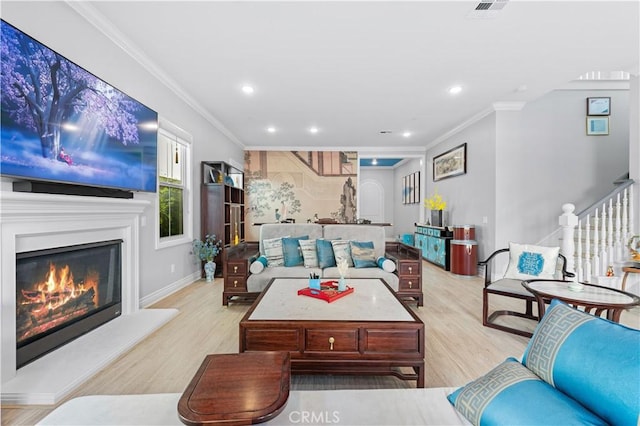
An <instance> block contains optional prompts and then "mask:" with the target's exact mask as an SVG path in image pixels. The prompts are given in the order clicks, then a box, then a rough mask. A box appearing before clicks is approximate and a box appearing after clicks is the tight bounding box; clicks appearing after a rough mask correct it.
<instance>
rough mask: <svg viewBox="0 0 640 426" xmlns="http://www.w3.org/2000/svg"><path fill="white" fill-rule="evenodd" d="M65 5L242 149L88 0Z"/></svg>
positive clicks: (237, 140)
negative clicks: (87, 0)
mask: <svg viewBox="0 0 640 426" xmlns="http://www.w3.org/2000/svg"><path fill="white" fill-rule="evenodd" d="M65 3H66V4H67V6H69V7H70V8H71V9H73V10H74V11H75V12H76V13H78V14H79V15H80V16H81V17H82V18H84V19H85V20H86V21H87V22H88V23H90V24H91V25H93V26H94V27H95V28H96V29H97V30H98V31H100V32H101V33H102V34H104V35H105V36H106V37H107V38H108V39H109V40H111V42H112V43H113V44H115V45H116V46H118V47H119V48H120V49H121V50H122V51H123V52H125V53H126V54H127V55H129V56H130V57H131V58H133V60H134V61H136V62H137V63H138V64H140V66H142V67H143V68H144V69H145V70H147V72H149V74H151V75H152V76H154V77H155V78H157V79H158V81H160V83H161V84H163V85H164V86H166V87H167V88H168V89H169V90H171V91H172V92H173V93H175V94H176V96H178V98H180V99H182V101H184V102H185V103H186V104H187V105H189V106H190V107H191V108H192V109H193V110H194V111H195V112H196V113H198V114H200V115H201V116H202V117H203V118H204V119H205V120H206V121H208V122H209V123H210V124H211V125H212V126H213V127H215V128H216V129H218V131H220V133H222V134H223V135H224V136H226V137H227V138H228V139H229V140H230V141H231V142H233V143H235V144H236V145H238V146H240V147H241V148H243V149H244V144H243V143H242V142H241V141H240V139H238V138H237V137H236V136H235V135H234V134H233V133H232V132H231V131H230V130H229V129H227V128H226V127H225V126H224V125H223V124H222V123H221V122H220V121H218V119H217V118H215V117H214V116H213V115H211V114H210V113H209V112H208V111H207V110H206V108H204V107H203V106H202V105H201V104H200V103H199V102H198V101H196V100H195V99H194V98H193V97H192V96H191V95H190V94H189V93H187V92H186V91H185V90H184V89H183V88H182V87H180V85H179V84H178V83H177V82H176V81H175V80H173V79H172V78H171V77H169V76H168V75H167V74H166V73H165V72H164V71H163V70H162V69H161V68H160V67H158V66H157V65H156V64H155V63H154V62H153V61H152V60H151V59H149V57H147V56H146V55H145V54H144V53H143V52H142V50H141V49H140V48H139V47H138V46H136V45H135V44H134V43H133V42H132V41H131V40H129V39H128V38H127V37H126V36H125V35H124V34H123V33H122V32H121V31H120V30H118V29H117V28H116V26H115V25H113V23H112V22H111V21H110V20H108V19H107V18H106V17H105V16H104V15H103V14H101V13H100V12H99V11H98V10H97V9H96V8H95V7H93V6H92V5H91V4H90V3H89V2H82V1H71V0H65Z"/></svg>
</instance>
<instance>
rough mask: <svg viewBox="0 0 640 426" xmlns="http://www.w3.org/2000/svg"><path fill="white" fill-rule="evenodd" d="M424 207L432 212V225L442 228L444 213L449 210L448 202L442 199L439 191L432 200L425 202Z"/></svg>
mask: <svg viewBox="0 0 640 426" xmlns="http://www.w3.org/2000/svg"><path fill="white" fill-rule="evenodd" d="M424 205H425V207H427V208H428V209H429V210H431V225H432V226H442V225H443V221H442V211H443V210H444V209H446V208H447V202H446V201H444V200H443V199H442V196H441V195H440V194H438V191H437V190H436V193H435V194H433V196H432V197H431V198H427V199H425V200H424Z"/></svg>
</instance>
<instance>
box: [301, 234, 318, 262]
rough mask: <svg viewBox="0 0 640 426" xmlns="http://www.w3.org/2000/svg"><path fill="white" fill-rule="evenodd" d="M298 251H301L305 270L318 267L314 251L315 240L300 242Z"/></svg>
mask: <svg viewBox="0 0 640 426" xmlns="http://www.w3.org/2000/svg"><path fill="white" fill-rule="evenodd" d="M298 244H300V249H301V250H302V258H303V259H304V267H305V268H317V267H318V252H317V251H316V240H300V241H298Z"/></svg>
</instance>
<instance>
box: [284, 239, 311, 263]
mask: <svg viewBox="0 0 640 426" xmlns="http://www.w3.org/2000/svg"><path fill="white" fill-rule="evenodd" d="M308 239H309V236H308V235H304V236H302V237H295V238H283V239H282V253H283V255H284V266H299V265H302V264H303V261H304V258H303V257H302V249H301V248H300V244H298V241H300V240H308Z"/></svg>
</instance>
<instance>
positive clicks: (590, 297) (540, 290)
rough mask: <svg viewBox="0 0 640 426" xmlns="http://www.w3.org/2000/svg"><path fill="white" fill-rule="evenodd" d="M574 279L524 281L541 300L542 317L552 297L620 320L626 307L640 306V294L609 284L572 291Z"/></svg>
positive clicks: (540, 311)
mask: <svg viewBox="0 0 640 426" xmlns="http://www.w3.org/2000/svg"><path fill="white" fill-rule="evenodd" d="M570 284H575V283H573V282H571V281H560V280H527V281H523V282H522V285H523V286H524V288H526V289H527V290H529V291H530V292H531V293H532V294H533V295H534V296H535V297H536V300H537V302H538V311H539V315H538V318H539V319H541V318H542V317H543V316H544V311H545V303H548V302H550V301H551V299H558V300H561V301H563V302H565V303H567V304H569V305H571V306H573V307H576V308H577V307H583V308H584V311H585V312H588V313H592V314H594V315H596V316H600V315H602V314H603V313H606V316H607V319H608V320H611V321H614V322H619V321H620V314H621V313H622V311H624V310H625V309H630V308H633V307H634V306H639V305H640V297H638V296H636V295H635V294H631V293H627V292H625V291H622V290H617V289H614V288H609V287H602V286H599V285H595V284H586V283H580V284H582V289H581V290H579V291H576V290H572V289H571V288H570V287H569V285H570Z"/></svg>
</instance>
